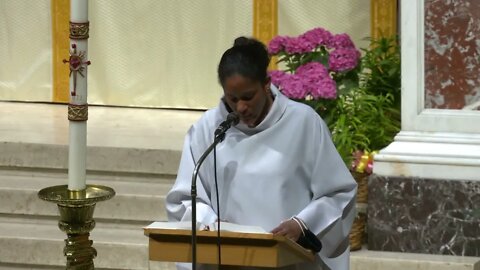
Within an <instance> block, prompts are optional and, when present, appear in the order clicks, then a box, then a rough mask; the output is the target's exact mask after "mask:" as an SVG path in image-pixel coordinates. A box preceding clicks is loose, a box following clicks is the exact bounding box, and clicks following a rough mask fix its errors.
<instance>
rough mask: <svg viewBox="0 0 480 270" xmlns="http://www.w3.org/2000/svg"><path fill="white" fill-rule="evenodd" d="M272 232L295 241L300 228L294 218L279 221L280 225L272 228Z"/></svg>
mask: <svg viewBox="0 0 480 270" xmlns="http://www.w3.org/2000/svg"><path fill="white" fill-rule="evenodd" d="M272 233H273V234H275V235H282V236H285V237H286V238H288V239H290V240H292V241H295V242H296V241H297V240H298V238H300V235H301V234H302V229H301V228H300V226H299V225H298V223H297V222H296V221H295V220H292V219H289V220H285V221H283V222H282V223H280V225H278V226H277V227H276V228H275V229H273V230H272Z"/></svg>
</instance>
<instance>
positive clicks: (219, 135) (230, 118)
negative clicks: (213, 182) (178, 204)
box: [190, 112, 240, 270]
mask: <svg viewBox="0 0 480 270" xmlns="http://www.w3.org/2000/svg"><path fill="white" fill-rule="evenodd" d="M239 121H240V119H239V118H238V115H237V114H236V113H234V112H231V113H229V114H228V115H227V119H226V120H225V121H223V122H222V123H221V124H220V125H219V126H218V128H217V129H216V130H215V139H214V141H213V143H212V144H211V145H210V146H209V147H208V148H207V150H205V152H204V153H203V154H202V156H201V157H200V158H199V159H198V161H197V163H196V164H195V168H194V169H193V173H192V186H191V193H190V194H191V197H192V269H193V270H196V266H197V183H196V182H197V176H198V172H199V170H200V166H201V165H202V163H203V161H205V159H206V158H207V156H208V154H210V152H212V150H214V149H215V146H216V145H217V144H219V143H221V142H222V141H223V139H224V138H225V132H227V130H228V129H229V128H231V127H232V126H235V125H236V124H238V122H239ZM215 177H216V176H215ZM217 194H218V193H217ZM217 199H218V195H217ZM217 209H218V205H217ZM219 259H220V256H219Z"/></svg>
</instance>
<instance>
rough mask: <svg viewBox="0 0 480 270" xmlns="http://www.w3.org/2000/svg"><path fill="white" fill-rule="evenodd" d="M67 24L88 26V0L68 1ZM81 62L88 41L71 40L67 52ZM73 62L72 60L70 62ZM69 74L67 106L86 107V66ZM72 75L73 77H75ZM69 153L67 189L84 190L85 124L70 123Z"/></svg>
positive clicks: (86, 55)
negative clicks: (80, 58) (68, 21)
mask: <svg viewBox="0 0 480 270" xmlns="http://www.w3.org/2000/svg"><path fill="white" fill-rule="evenodd" d="M70 21H71V22H74V23H86V22H88V0H71V1H70ZM72 45H74V46H73V47H75V52H76V54H77V55H80V54H82V55H83V57H82V60H84V61H87V60H88V39H70V48H71V50H72V51H73V50H74V49H73V47H72ZM70 60H72V59H70ZM81 66H82V69H81V70H78V71H76V72H72V74H71V76H70V104H74V105H86V104H87V68H88V67H87V65H86V64H83V63H82V64H81ZM74 73H75V74H74ZM82 75H83V76H82ZM69 132H70V133H69V152H68V189H69V190H83V189H85V187H86V163H87V162H86V160H87V121H70V125H69Z"/></svg>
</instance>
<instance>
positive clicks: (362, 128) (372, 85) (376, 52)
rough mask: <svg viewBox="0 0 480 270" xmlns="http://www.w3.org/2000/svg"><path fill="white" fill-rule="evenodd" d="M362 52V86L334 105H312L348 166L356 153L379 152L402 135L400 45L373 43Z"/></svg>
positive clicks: (348, 90) (386, 41)
mask: <svg viewBox="0 0 480 270" xmlns="http://www.w3.org/2000/svg"><path fill="white" fill-rule="evenodd" d="M363 51H364V53H365V54H364V56H363V57H362V59H361V67H360V68H359V69H358V70H357V73H356V74H358V78H359V79H360V83H359V84H358V85H356V84H355V83H353V84H352V86H351V87H346V88H345V89H346V91H343V92H340V93H339V97H338V98H337V99H336V100H335V101H330V103H319V104H316V106H313V104H311V106H312V107H314V108H315V109H316V110H317V112H318V113H319V114H320V115H321V116H322V118H323V119H324V120H325V122H326V123H327V125H328V127H329V128H330V130H331V132H332V139H333V142H334V143H335V145H336V147H337V150H338V152H339V153H340V155H341V156H342V158H343V160H344V161H345V163H346V164H347V165H350V164H351V161H352V158H353V156H352V153H354V152H355V151H357V150H367V151H372V150H380V149H381V148H384V147H385V146H387V145H388V144H389V143H391V142H392V141H393V138H394V136H395V135H396V134H397V133H398V132H399V131H400V98H401V97H400V87H401V85H400V80H401V79H400V71H401V69H400V49H399V47H398V41H397V39H396V38H380V39H378V40H372V41H371V46H370V48H369V49H363ZM358 78H357V79H358ZM353 80H355V77H353Z"/></svg>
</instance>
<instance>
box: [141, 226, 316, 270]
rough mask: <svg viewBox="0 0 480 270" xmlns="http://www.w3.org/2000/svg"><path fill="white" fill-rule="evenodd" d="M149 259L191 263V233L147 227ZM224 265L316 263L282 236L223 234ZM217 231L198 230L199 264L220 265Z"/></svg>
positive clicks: (311, 256)
mask: <svg viewBox="0 0 480 270" xmlns="http://www.w3.org/2000/svg"><path fill="white" fill-rule="evenodd" d="M144 233H145V235H146V236H148V237H149V244H148V250H149V258H150V260H152V261H162V262H191V260H192V244H191V241H192V236H191V231H190V230H182V229H157V228H155V229H153V228H145V231H144ZM220 237H221V248H222V265H234V266H254V267H282V266H287V265H291V264H296V263H300V262H306V261H313V260H314V258H315V255H314V254H313V253H312V252H310V251H309V250H306V249H304V248H302V247H301V246H299V245H298V244H296V243H295V242H293V241H291V240H289V239H286V238H285V237H283V236H275V235H272V234H261V233H239V232H228V231H221V232H220ZM217 257H218V247H217V232H216V231H197V263H202V264H217V262H218V260H217V259H218V258H217Z"/></svg>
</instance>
